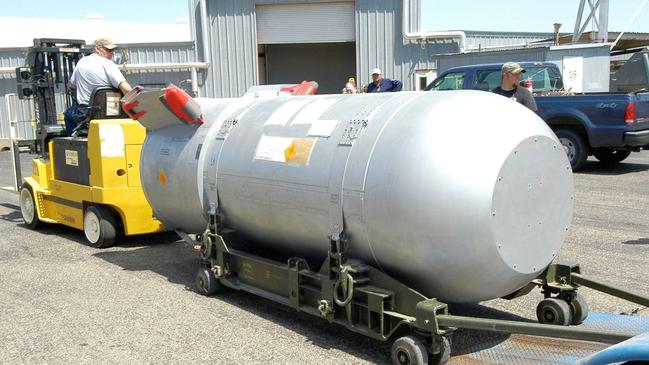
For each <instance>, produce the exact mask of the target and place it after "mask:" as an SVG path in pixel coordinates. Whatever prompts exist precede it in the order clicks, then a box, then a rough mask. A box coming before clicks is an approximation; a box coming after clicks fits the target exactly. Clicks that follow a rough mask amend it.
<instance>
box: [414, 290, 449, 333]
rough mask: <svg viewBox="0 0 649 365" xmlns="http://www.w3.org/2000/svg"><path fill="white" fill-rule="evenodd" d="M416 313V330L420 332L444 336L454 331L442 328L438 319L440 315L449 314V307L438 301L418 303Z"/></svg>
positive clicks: (428, 300)
mask: <svg viewBox="0 0 649 365" xmlns="http://www.w3.org/2000/svg"><path fill="white" fill-rule="evenodd" d="M416 313H417V316H416V318H415V328H417V330H419V331H422V332H427V333H433V334H436V335H444V334H446V333H447V332H449V331H452V330H453V329H450V328H449V329H442V328H440V325H439V322H438V320H437V317H438V316H439V315H440V314H448V306H447V305H446V304H444V303H442V302H440V301H438V300H437V299H427V300H422V301H421V302H419V303H417V307H416Z"/></svg>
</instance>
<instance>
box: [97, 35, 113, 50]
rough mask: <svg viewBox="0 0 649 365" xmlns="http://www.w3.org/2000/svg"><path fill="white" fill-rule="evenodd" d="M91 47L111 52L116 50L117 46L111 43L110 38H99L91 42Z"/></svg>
mask: <svg viewBox="0 0 649 365" xmlns="http://www.w3.org/2000/svg"><path fill="white" fill-rule="evenodd" d="M92 46H93V47H104V48H106V49H108V50H113V49H115V48H117V45H116V44H115V43H113V41H112V40H110V38H107V37H100V38H97V39H95V41H94V42H92Z"/></svg>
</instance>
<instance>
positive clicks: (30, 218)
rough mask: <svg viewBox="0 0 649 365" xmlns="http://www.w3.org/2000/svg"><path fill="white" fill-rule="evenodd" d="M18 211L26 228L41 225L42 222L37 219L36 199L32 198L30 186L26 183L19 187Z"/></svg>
mask: <svg viewBox="0 0 649 365" xmlns="http://www.w3.org/2000/svg"><path fill="white" fill-rule="evenodd" d="M20 213H21V214H22V216H23V222H25V225H26V226H27V228H29V229H38V227H39V226H40V225H41V223H42V222H41V220H40V219H38V212H37V211H36V199H34V193H33V191H32V187H31V186H29V185H27V184H23V186H22V187H21V189H20Z"/></svg>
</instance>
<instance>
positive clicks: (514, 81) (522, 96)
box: [491, 62, 538, 112]
mask: <svg viewBox="0 0 649 365" xmlns="http://www.w3.org/2000/svg"><path fill="white" fill-rule="evenodd" d="M522 73H525V69H524V68H522V67H521V65H519V64H518V63H516V62H507V63H505V64H504V65H503V67H502V68H501V69H500V86H497V87H496V88H495V89H493V90H491V92H493V93H496V94H498V95H502V96H505V97H508V98H510V99H512V100H514V101H517V102H519V103H521V104H523V105H525V106H526V107H527V108H528V109H530V110H531V111H533V112H536V111H537V110H538V108H537V107H536V102H535V101H534V97H533V96H532V93H531V92H530V91H529V90H527V89H526V88H524V87H522V86H520V85H519V83H520V81H521V74H522Z"/></svg>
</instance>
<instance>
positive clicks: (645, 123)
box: [635, 92, 649, 129]
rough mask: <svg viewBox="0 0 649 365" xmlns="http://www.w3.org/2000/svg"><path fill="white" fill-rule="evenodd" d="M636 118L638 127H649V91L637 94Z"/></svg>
mask: <svg viewBox="0 0 649 365" xmlns="http://www.w3.org/2000/svg"><path fill="white" fill-rule="evenodd" d="M635 118H636V125H637V129H647V128H649V92H641V93H637V94H635Z"/></svg>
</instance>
